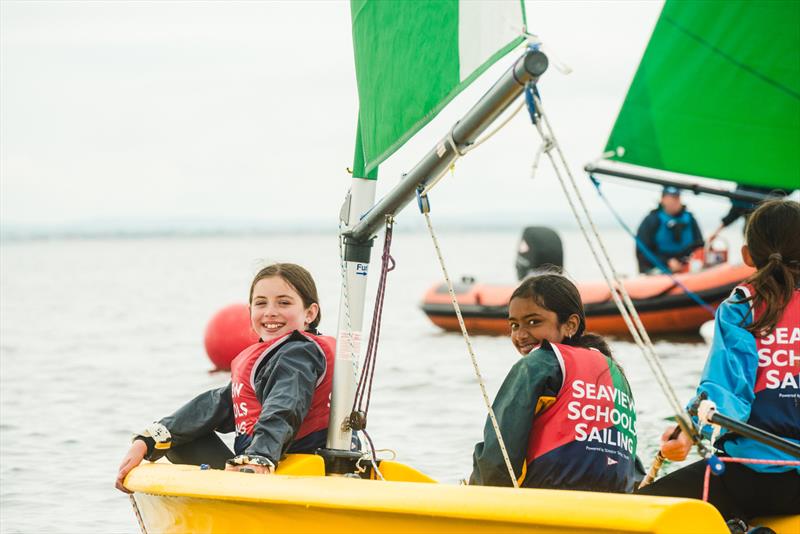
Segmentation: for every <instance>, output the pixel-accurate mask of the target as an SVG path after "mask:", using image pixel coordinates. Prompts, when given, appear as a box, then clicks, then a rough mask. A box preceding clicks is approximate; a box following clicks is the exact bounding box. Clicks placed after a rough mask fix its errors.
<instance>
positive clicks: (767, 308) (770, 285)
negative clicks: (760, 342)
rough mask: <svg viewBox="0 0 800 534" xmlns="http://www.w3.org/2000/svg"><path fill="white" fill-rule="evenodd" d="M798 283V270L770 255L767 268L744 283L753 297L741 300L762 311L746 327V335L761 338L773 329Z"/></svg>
mask: <svg viewBox="0 0 800 534" xmlns="http://www.w3.org/2000/svg"><path fill="white" fill-rule="evenodd" d="M798 281H800V269H798V267H794V268H792V266H789V265H787V264H786V263H784V261H783V259H782V257H781V255H780V254H779V253H774V254H771V255H770V257H769V261H768V262H767V264H766V265H764V266H763V267H761V268H759V269H758V270H757V271H756V272H755V274H753V275H752V276H751V277H750V278H748V279H747V283H749V284H750V285H751V286H753V295H752V296H751V297H750V298H749V299H745V300H750V301H752V304H751V307H752V308H754V309H763V313H761V314H759V316H758V318H757V319H756V320H755V321H753V324H751V325H750V326H748V327H747V330H748V331H749V332H750V333H752V334H753V335H754V336H757V337H762V336H764V335H767V334H769V333H770V332H772V331H773V330H774V329H775V325H777V324H778V321H779V320H780V318H781V316H782V315H783V311H784V310H785V309H786V306H788V305H789V301H790V300H792V295H793V294H794V291H795V288H796V287H797V284H798Z"/></svg>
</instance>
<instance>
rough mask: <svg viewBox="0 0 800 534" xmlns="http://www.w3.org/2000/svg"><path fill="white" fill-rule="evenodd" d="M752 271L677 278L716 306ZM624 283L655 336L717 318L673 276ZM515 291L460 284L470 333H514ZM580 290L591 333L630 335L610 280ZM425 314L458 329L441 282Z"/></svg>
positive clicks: (728, 269) (731, 269) (727, 268)
mask: <svg viewBox="0 0 800 534" xmlns="http://www.w3.org/2000/svg"><path fill="white" fill-rule="evenodd" d="M753 272H754V270H753V268H752V267H748V266H746V265H731V264H727V263H725V264H721V265H717V266H714V267H710V268H708V269H705V270H703V271H700V272H697V273H685V274H677V275H675V278H676V279H677V280H679V281H680V282H681V283H682V284H683V285H684V286H686V288H687V289H689V290H690V291H692V292H693V293H696V294H697V295H698V296H699V297H700V298H701V299H703V301H705V302H707V303H708V304H710V305H711V306H712V307H714V308H716V307H717V306H718V305H719V303H720V302H722V301H723V300H725V298H727V297H728V295H730V293H731V291H732V290H733V288H734V287H736V285H737V284H739V283H741V281H742V280H744V279H745V278H747V277H748V276H750V275H751V274H752V273H753ZM623 284H624V286H625V289H626V290H627V291H628V294H629V295H630V297H631V299H632V300H633V303H634V305H635V306H636V310H637V311H638V312H639V315H640V317H641V318H642V323H644V326H645V328H646V329H647V331H648V332H649V333H651V334H668V333H689V332H691V333H696V332H698V330H699V329H700V325H702V324H703V323H704V322H706V321H708V320H711V319H712V318H713V317H711V314H710V313H709V311H708V310H707V309H706V308H704V307H703V306H700V305H699V304H698V303H697V302H695V300H693V299H692V298H690V297H689V296H688V295H687V294H686V292H684V290H683V289H682V288H681V287H680V286H679V285H677V284H676V283H675V282H674V281H673V280H672V279H671V278H670V277H669V276H666V275H655V276H637V277H636V278H630V279H628V280H625V281H624V282H623ZM515 288H516V286H515V285H514V286H500V285H489V284H479V283H475V282H474V281H472V280H463V281H462V282H460V283H457V284H456V285H455V291H456V297H457V299H458V303H459V306H460V307H461V313H462V315H463V316H464V322H465V324H466V326H467V331H468V332H470V333H471V334H490V335H507V334H509V333H510V329H509V326H508V318H507V317H508V315H507V314H508V300H509V297H510V296H511V293H512V292H513V291H514V289H515ZM578 290H579V291H580V293H581V298H582V299H583V303H584V309H585V311H586V329H587V331H591V332H597V333H598V334H606V335H627V334H628V327H627V326H626V325H625V321H624V320H623V319H622V316H621V315H620V313H619V310H617V306H616V305H615V304H614V301H613V299H612V298H611V291H610V290H609V289H608V286H607V285H606V283H605V282H587V283H579V284H578ZM422 310H423V311H424V312H425V313H426V314H427V315H428V318H430V320H431V321H432V322H433V324H435V325H436V326H438V327H440V328H443V329H444V330H450V331H458V330H459V326H458V319H457V318H456V314H455V311H454V310H453V305H452V303H451V302H450V295H449V294H448V292H447V286H446V285H445V284H437V285H436V286H434V287H432V288H430V289H429V290H428V292H427V293H426V294H425V299H424V301H423V303H422Z"/></svg>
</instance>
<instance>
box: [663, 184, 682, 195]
mask: <svg viewBox="0 0 800 534" xmlns="http://www.w3.org/2000/svg"><path fill="white" fill-rule="evenodd" d="M664 195H673V196H676V197H679V196H681V190H680V189H678V188H677V187H675V186H674V185H666V186H664V189H663V190H662V191H661V196H664Z"/></svg>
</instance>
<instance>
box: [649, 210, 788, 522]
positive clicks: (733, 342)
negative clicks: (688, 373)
mask: <svg viewBox="0 0 800 534" xmlns="http://www.w3.org/2000/svg"><path fill="white" fill-rule="evenodd" d="M798 236H800V203H797V202H794V201H791V200H770V201H767V202H765V203H763V204H761V205H760V206H759V207H758V208H757V209H756V210H755V211H754V212H753V213H752V215H751V216H750V219H749V221H748V223H747V229H746V232H745V242H746V244H745V246H743V247H742V257H743V258H744V262H745V263H746V264H748V265H750V266H752V267H755V268H756V269H757V271H756V272H755V274H753V275H752V276H751V277H750V278H748V279H747V280H746V281H745V283H744V284H742V285H741V286H739V287H737V288H736V289H735V290H734V291H733V293H732V294H731V296H730V297H728V299H727V300H725V301H724V302H723V303H722V304H720V306H719V308H717V314H716V324H715V327H714V328H715V329H714V339H713V341H712V343H711V349H710V351H709V354H708V360H707V361H706V365H705V368H704V369H703V374H702V376H701V378H700V386H699V387H698V388H697V393H698V395H699V394H701V393H705V394H706V395H707V396H708V398H709V399H710V400H711V401H713V402H714V403H715V404H716V407H717V410H718V411H719V413H721V414H723V415H726V416H728V417H732V418H735V419H738V420H740V421H744V422H746V423H748V424H750V425H752V426H755V427H758V428H761V429H763V430H766V431H768V432H771V433H773V434H777V435H779V436H781V437H783V438H786V439H788V440H791V441H793V442H795V443H798V444H800V237H798ZM690 404H691V403H690ZM673 431H674V427H673V428H669V429H667V431H666V432H664V435H663V436H662V438H661V439H662V444H661V453H662V454H663V455H664V456H665V457H666V458H667V459H669V460H673V461H681V460H684V459H686V456H687V454H688V453H689V450H690V449H691V447H692V443H691V441H690V440H689V439H688V438H687V437H686V436H685V435H684V434H679V435H678V437H676V438H674V439H669V438H670V437H671V436H670V435H671V434H672V432H673ZM701 431H702V433H703V434H704V435H705V436H706V437H709V436H711V431H712V429H711V428H709V427H708V426H706V427H704V428H702V429H701ZM713 445H714V447H715V448H716V449H717V451H719V454H720V455H722V456H731V457H738V458H750V459H757V460H789V461H792V460H794V461H796V460H797V458H795V457H792V456H790V455H789V454H787V453H784V452H781V451H778V450H776V449H773V448H771V447H768V446H767V445H763V444H761V443H759V442H757V441H754V440H752V439H749V438H745V437H743V436H740V435H736V434H734V433H731V432H726V431H725V430H724V429H721V430H720V433H719V437H718V438H717V439H716V441H715V442H714V443H713ZM725 466H726V467H725V472H724V473H723V474H722V475H720V476H712V477H711V478H710V487H709V502H711V504H713V505H714V506H716V507H717V509H718V510H719V511H720V513H721V514H722V515H723V517H725V519H728V520H730V519H733V518H737V519H741V520H744V521H749V520H750V519H752V518H753V517H756V516H762V515H780V514H798V513H800V467H798V466H791V465H776V464H753V463H749V464H748V463H745V464H739V463H730V462H727V463H726V464H725ZM705 467H706V464H705V462H704V461H699V462H695V463H692V464H690V465H688V466H686V467H683V468H682V469H679V470H677V471H674V472H672V473H670V474H668V475H666V476H665V477H662V478H661V479H659V480H657V481H656V482H654V483H653V484H651V485H649V486H646V487H644V488H642V489H641V490H640V491H639V493H643V494H648V495H668V496H675V497H691V498H695V499H699V498H701V496H702V492H703V478H704V475H705Z"/></svg>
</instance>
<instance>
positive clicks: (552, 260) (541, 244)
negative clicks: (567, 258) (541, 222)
mask: <svg viewBox="0 0 800 534" xmlns="http://www.w3.org/2000/svg"><path fill="white" fill-rule="evenodd" d="M563 264H564V249H563V248H562V246H561V238H560V237H558V234H557V233H556V232H555V230H552V229H550V228H547V227H546V226H528V227H527V228H525V229H524V230H523V231H522V239H520V241H519V247H518V248H517V261H516V262H515V265H516V268H517V278H518V279H520V280H522V279H523V278H525V277H526V276H528V275H529V274H530V273H531V272H533V271H535V270H537V269H538V268H540V267H542V266H545V265H554V266H556V267H562V266H563Z"/></svg>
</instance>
